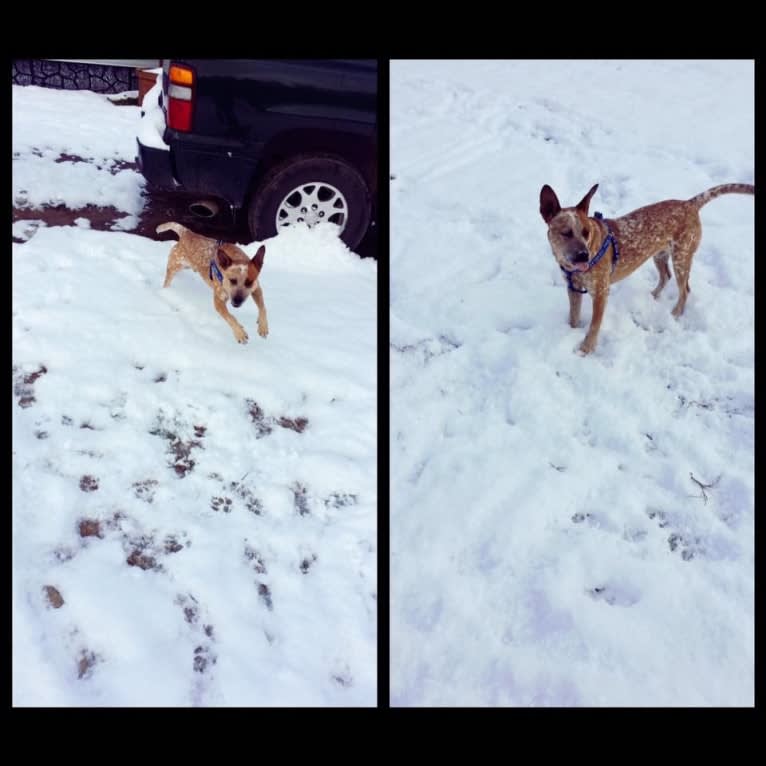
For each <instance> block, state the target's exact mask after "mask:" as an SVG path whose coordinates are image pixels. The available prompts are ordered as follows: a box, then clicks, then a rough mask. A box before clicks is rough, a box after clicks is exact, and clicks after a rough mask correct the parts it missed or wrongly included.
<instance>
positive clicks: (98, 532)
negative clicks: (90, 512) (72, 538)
mask: <svg viewBox="0 0 766 766" xmlns="http://www.w3.org/2000/svg"><path fill="white" fill-rule="evenodd" d="M79 530H80V537H98V538H100V539H102V540H103V538H104V533H103V531H102V529H101V522H100V521H98V520H97V519H81V520H80V524H79Z"/></svg>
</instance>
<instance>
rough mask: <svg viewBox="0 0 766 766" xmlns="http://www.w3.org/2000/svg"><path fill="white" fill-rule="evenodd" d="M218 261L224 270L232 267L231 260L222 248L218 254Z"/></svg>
mask: <svg viewBox="0 0 766 766" xmlns="http://www.w3.org/2000/svg"><path fill="white" fill-rule="evenodd" d="M216 259H217V261H218V265H219V266H220V267H221V268H222V269H228V268H229V266H231V258H229V256H228V255H226V253H225V252H224V251H223V250H221V248H220V247H219V248H218V253H217V254H216Z"/></svg>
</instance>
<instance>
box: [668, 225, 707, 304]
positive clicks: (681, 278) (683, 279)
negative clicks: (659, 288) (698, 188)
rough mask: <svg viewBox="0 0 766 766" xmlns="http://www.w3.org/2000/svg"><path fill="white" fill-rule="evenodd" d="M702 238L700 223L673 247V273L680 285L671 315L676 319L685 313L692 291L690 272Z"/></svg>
mask: <svg viewBox="0 0 766 766" xmlns="http://www.w3.org/2000/svg"><path fill="white" fill-rule="evenodd" d="M701 238H702V231H701V227H700V225H699V222H698V223H697V226H694V227H692V228H691V229H689V230H687V232H686V235H685V236H684V238H683V239H682V240H681V241H680V242H676V243H675V244H674V247H673V271H674V272H675V276H676V284H677V285H678V302H677V303H676V305H675V306H674V307H673V311H672V312H671V313H672V314H673V316H674V317H675V318H676V319H678V317H680V316H681V314H683V313H684V307H685V306H686V297H687V296H688V294H689V291H690V289H691V288H690V287H689V272H690V271H691V269H692V258H694V253H695V252H696V250H697V247H698V246H699V243H700V239H701Z"/></svg>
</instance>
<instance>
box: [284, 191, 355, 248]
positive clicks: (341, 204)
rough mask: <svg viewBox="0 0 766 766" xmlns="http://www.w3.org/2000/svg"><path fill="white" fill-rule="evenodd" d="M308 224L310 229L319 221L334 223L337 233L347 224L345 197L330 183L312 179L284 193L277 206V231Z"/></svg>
mask: <svg viewBox="0 0 766 766" xmlns="http://www.w3.org/2000/svg"><path fill="white" fill-rule="evenodd" d="M299 223H305V224H306V225H307V226H308V227H309V228H311V227H313V226H318V225H319V224H320V223H333V224H335V225H336V226H337V227H338V235H340V234H342V233H343V230H344V229H345V228H346V224H347V223H348V203H347V202H346V198H345V197H344V196H343V195H342V194H341V193H340V190H338V189H336V188H335V187H334V186H332V185H331V184H328V183H325V182H324V181H309V182H308V183H303V184H301V185H300V186H297V187H296V188H295V189H293V190H292V191H291V192H289V193H288V194H286V195H285V197H284V199H283V200H282V201H281V202H280V203H279V206H278V207H277V217H276V221H275V224H276V228H277V231H279V230H280V229H284V228H286V227H287V226H294V225H296V224H299Z"/></svg>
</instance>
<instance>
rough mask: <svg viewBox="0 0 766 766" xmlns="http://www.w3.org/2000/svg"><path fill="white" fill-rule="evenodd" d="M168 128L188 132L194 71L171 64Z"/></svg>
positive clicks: (190, 124)
mask: <svg viewBox="0 0 766 766" xmlns="http://www.w3.org/2000/svg"><path fill="white" fill-rule="evenodd" d="M169 80H170V83H169V85H168V127H169V128H170V129H171V130H180V131H183V132H188V131H190V130H191V128H192V112H193V108H194V70H192V69H190V68H189V67H185V66H180V65H179V64H173V65H172V66H171V67H170V72H169Z"/></svg>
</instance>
